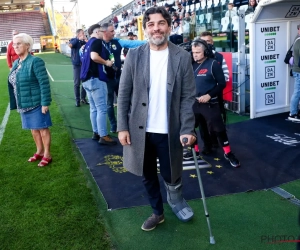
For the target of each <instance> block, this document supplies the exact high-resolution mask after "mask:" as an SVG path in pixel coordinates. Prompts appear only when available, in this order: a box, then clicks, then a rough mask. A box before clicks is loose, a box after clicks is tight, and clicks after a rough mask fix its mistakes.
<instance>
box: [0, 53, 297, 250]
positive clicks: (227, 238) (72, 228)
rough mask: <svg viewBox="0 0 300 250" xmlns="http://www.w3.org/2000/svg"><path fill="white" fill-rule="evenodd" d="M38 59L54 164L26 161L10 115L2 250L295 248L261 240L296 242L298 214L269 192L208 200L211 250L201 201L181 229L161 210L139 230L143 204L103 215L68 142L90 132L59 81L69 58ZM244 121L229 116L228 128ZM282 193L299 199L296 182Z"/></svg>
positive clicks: (82, 111)
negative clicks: (161, 217) (44, 71)
mask: <svg viewBox="0 0 300 250" xmlns="http://www.w3.org/2000/svg"><path fill="white" fill-rule="evenodd" d="M39 56H41V57H42V58H43V59H44V60H45V61H46V63H47V68H48V69H49V71H50V73H51V75H52V76H53V78H54V79H55V80H56V81H55V82H52V83H51V89H52V96H53V99H54V102H53V104H52V105H51V116H52V119H53V124H54V126H53V127H52V129H51V132H52V138H53V143H52V153H53V159H54V162H53V163H52V164H51V166H50V167H47V168H44V169H39V168H37V167H36V164H35V163H27V162H26V161H27V159H28V158H29V156H31V154H32V153H33V152H34V143H33V140H32V138H31V135H30V133H29V131H24V130H22V129H21V123H20V117H19V115H18V114H17V113H16V112H15V111H13V112H12V113H11V116H10V119H9V123H8V126H7V130H6V132H5V136H4V139H3V141H2V144H1V145H0V201H1V202H0V223H1V224H0V225H1V227H0V249H1V250H2V249H83V250H85V249H100V250H102V249H103V250H105V249H120V250H127V249H128V250H135V249H137V250H144V249H145V250H148V249H149V250H154V249H155V250H156V249H157V250H182V249H189V250H190V249H191V250H194V249H218V250H240V249H243V250H260V249H261V250H271V249H272V250H282V249H284V250H294V249H295V244H294V243H284V244H283V243H282V244H267V243H266V242H262V238H261V237H262V236H269V237H272V236H276V235H288V236H290V235H292V236H294V237H297V236H298V235H299V233H300V232H299V231H300V230H299V225H298V224H297V215H298V212H299V208H298V207H296V206H295V205H293V204H291V203H290V202H289V201H287V200H284V199H282V198H281V197H279V196H278V195H276V194H274V193H273V192H271V191H256V192H250V193H239V194H234V195H226V196H221V197H211V198H208V199H207V205H208V211H209V213H210V219H211V224H212V230H213V235H214V236H215V239H216V245H210V244H209V236H208V230H207V225H206V220H205V216H204V211H203V206H202V201H201V200H200V199H198V200H193V201H190V202H189V203H190V205H191V207H192V208H193V209H194V212H195V217H194V218H193V220H192V221H190V222H188V223H182V222H180V221H178V219H177V218H176V217H175V216H174V214H173V213H172V211H171V210H170V208H169V207H168V206H167V205H165V217H166V221H165V223H163V224H161V225H159V226H158V227H157V229H155V230H154V231H151V232H144V231H142V230H141V229H140V227H141V224H142V223H143V221H144V220H145V219H146V218H147V217H148V216H149V215H150V214H151V209H150V207H149V206H142V207H135V208H130V209H121V210H114V211H107V206H106V203H105V200H104V199H103V197H102V195H101V193H100V192H99V189H98V187H97V185H96V184H95V182H94V181H93V178H92V177H91V175H90V172H89V170H88V169H87V168H86V165H85V163H84V161H83V159H82V157H81V155H80V154H79V152H78V150H77V149H76V148H75V147H74V144H73V142H72V140H71V138H88V137H90V136H91V126H90V121H89V109H88V106H82V107H80V108H75V107H74V97H73V83H72V82H71V81H66V80H70V79H72V70H71V67H70V66H68V65H70V59H69V58H66V57H64V56H62V55H60V54H54V53H52V54H51V53H47V54H41V55H39ZM55 65H56V67H55ZM66 65H67V66H66ZM4 66H5V63H4V60H0V70H2V69H3V67H4ZM6 84H7V83H6V75H3V74H2V71H1V74H0V95H1V94H4V97H3V98H4V99H2V98H1V99H0V113H1V112H2V113H4V111H5V108H6V106H7V103H8V99H7V86H6ZM5 99H6V100H5ZM2 100H5V105H2V103H3V101H2ZM1 105H2V106H1ZM247 119H248V117H244V116H238V115H236V114H233V113H230V112H228V123H233V122H241V121H243V120H247ZM0 120H1V116H0ZM70 135H71V138H70ZM249 150H251V149H249ZM237 171H238V170H237ZM245 178H246V177H245ZM116 185H117V183H116ZM128 185H131V183H129V184H128ZM186 185H188V184H186ZM220 185H222V184H220ZM282 187H283V188H284V189H286V190H287V191H288V192H290V193H292V194H294V195H296V196H298V197H297V198H299V193H300V181H299V180H297V181H293V182H290V183H287V184H284V185H282ZM204 188H205V187H204ZM195 192H199V190H195Z"/></svg>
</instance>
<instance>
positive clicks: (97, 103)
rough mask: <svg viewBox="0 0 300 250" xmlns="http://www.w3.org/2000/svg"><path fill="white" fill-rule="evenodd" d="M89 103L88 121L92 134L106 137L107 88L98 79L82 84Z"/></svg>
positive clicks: (104, 83)
mask: <svg viewBox="0 0 300 250" xmlns="http://www.w3.org/2000/svg"><path fill="white" fill-rule="evenodd" d="M82 86H83V87H84V89H85V90H86V93H87V96H88V98H89V101H90V119H91V123H92V127H93V132H94V133H98V134H99V135H100V136H101V137H102V136H106V135H107V134H108V133H107V124H106V114H107V86H106V82H103V81H100V80H99V79H98V78H91V79H89V80H87V81H85V82H83V83H82Z"/></svg>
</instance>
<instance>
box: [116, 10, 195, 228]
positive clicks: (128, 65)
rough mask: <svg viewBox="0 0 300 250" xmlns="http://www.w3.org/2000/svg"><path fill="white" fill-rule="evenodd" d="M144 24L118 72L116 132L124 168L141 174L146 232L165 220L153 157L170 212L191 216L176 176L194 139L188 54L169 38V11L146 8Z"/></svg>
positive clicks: (179, 178) (181, 216)
mask: <svg viewBox="0 0 300 250" xmlns="http://www.w3.org/2000/svg"><path fill="white" fill-rule="evenodd" d="M143 28H144V30H145V35H146V36H147V37H148V41H149V42H148V43H147V44H145V45H142V46H140V47H139V48H136V49H131V50H130V51H129V53H128V55H127V57H126V61H125V64H124V68H123V71H122V76H121V79H120V86H119V96H118V128H117V130H118V132H119V135H118V137H119V140H120V142H121V144H122V145H123V163H124V167H125V168H126V169H127V170H128V171H130V172H132V173H133V174H136V175H139V176H143V183H144V186H145V188H146V191H147V194H148V199H149V202H150V205H151V207H152V209H153V214H152V215H151V216H150V217H149V218H148V219H147V220H146V221H145V222H144V223H143V225H142V229H143V230H145V231H150V230H152V229H154V228H155V227H156V226H157V225H158V224H160V223H162V222H164V214H163V211H164V210H163V202H162V196H161V193H160V185H159V180H158V176H157V158H158V159H159V164H160V174H161V176H162V177H163V179H164V181H165V188H166V190H167V197H168V198H167V200H168V203H169V205H170V206H171V208H172V210H173V212H174V213H175V214H176V216H177V217H178V218H179V219H180V220H181V221H188V220H190V219H191V218H192V217H193V211H192V209H191V208H190V207H189V205H188V204H187V203H186V201H185V200H184V199H183V197H182V180H181V176H182V154H183V146H184V145H192V144H193V143H194V142H195V139H196V134H195V131H194V123H195V121H194V115H193V111H192V104H193V103H194V100H195V94H196V90H195V80H194V75H193V70H192V66H191V56H190V55H189V54H188V52H186V51H184V50H183V49H181V48H179V47H177V46H175V45H173V44H172V43H169V42H168V36H169V35H170V32H171V17H170V15H169V13H168V12H167V11H166V10H165V9H164V8H163V7H151V8H149V9H148V10H147V11H146V12H145V14H144V17H143ZM183 138H187V143H186V144H184V143H183Z"/></svg>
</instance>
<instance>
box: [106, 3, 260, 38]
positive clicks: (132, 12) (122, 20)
mask: <svg viewBox="0 0 300 250" xmlns="http://www.w3.org/2000/svg"><path fill="white" fill-rule="evenodd" d="M203 1H205V0H175V1H173V3H172V4H170V2H172V1H156V0H153V1H151V0H148V1H138V0H136V1H135V3H134V4H133V5H132V8H130V9H127V10H125V9H124V10H122V13H121V14H120V15H119V16H118V17H117V16H116V15H114V16H113V18H112V19H111V22H112V23H114V27H115V30H116V35H117V36H122V37H124V36H127V34H128V32H132V33H133V34H137V33H138V22H137V18H138V16H140V15H142V14H143V13H144V12H145V11H146V9H147V8H149V7H153V6H158V5H161V4H162V3H164V7H165V9H166V10H167V11H168V12H169V13H170V14H171V16H172V35H187V36H188V37H191V38H192V37H194V36H195V35H196V22H197V20H198V18H197V10H196V9H193V8H192V9H191V8H190V7H188V6H191V5H193V4H197V3H201V2H203ZM216 2H217V1H215V6H216V5H218V4H219V3H216ZM220 2H221V1H220ZM232 2H234V1H230V2H229V1H226V3H227V4H226V9H227V10H226V12H224V14H223V15H224V16H222V17H229V18H232V17H234V16H237V15H238V11H237V8H236V7H235V6H234V4H233V3H232ZM258 3H259V0H249V5H248V7H246V9H245V14H246V15H248V14H251V13H254V11H255V9H256V6H257V5H258Z"/></svg>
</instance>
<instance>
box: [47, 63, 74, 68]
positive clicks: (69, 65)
mask: <svg viewBox="0 0 300 250" xmlns="http://www.w3.org/2000/svg"><path fill="white" fill-rule="evenodd" d="M47 66H59V67H61V66H68V67H71V66H72V64H48V63H47Z"/></svg>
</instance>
